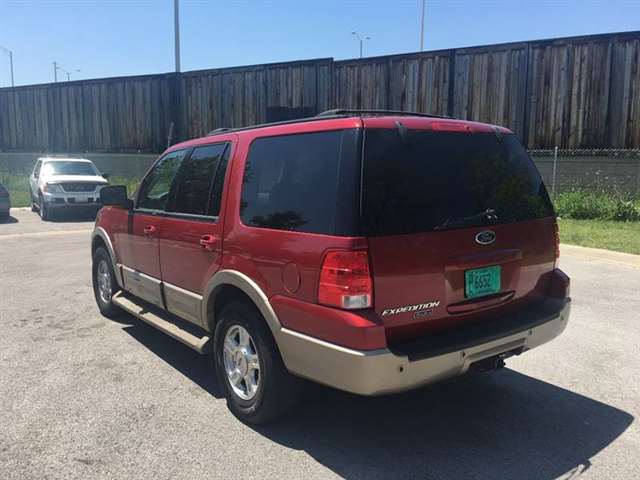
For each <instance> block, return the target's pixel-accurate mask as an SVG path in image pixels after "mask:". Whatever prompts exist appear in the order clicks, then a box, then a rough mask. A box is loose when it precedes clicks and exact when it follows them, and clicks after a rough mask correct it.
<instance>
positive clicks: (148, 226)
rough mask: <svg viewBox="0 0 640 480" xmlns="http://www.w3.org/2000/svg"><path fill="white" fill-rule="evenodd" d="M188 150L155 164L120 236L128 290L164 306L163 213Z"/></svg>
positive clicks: (172, 154)
mask: <svg viewBox="0 0 640 480" xmlns="http://www.w3.org/2000/svg"><path fill="white" fill-rule="evenodd" d="M188 153H189V149H187V150H177V151H174V152H170V153H168V154H166V155H165V156H163V157H162V158H160V159H159V160H158V161H157V162H156V163H155V164H154V166H153V167H152V168H151V170H150V171H149V173H148V174H147V176H146V177H145V178H144V180H143V181H142V184H141V186H140V190H139V193H138V197H137V199H136V205H135V208H134V210H133V212H132V213H131V215H130V216H129V225H128V228H127V233H126V234H124V235H122V237H121V238H119V239H118V241H119V244H120V254H121V258H122V263H123V277H124V284H125V285H124V286H125V289H126V290H128V291H130V292H131V293H133V294H134V295H136V296H138V297H140V298H142V299H144V300H147V301H148V302H151V303H153V304H155V305H157V306H160V307H164V302H163V299H162V291H161V273H160V244H159V235H160V228H161V223H162V218H163V217H162V215H163V214H165V213H166V211H167V207H168V205H169V201H170V199H171V196H172V195H173V193H174V185H175V182H174V180H175V177H176V175H177V173H178V171H179V169H180V166H181V165H182V162H183V161H184V159H185V158H186V156H187V154H188Z"/></svg>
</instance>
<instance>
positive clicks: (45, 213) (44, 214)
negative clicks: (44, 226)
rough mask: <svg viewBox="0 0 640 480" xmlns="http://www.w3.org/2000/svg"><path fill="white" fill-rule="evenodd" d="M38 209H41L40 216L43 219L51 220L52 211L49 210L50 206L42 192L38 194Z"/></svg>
mask: <svg viewBox="0 0 640 480" xmlns="http://www.w3.org/2000/svg"><path fill="white" fill-rule="evenodd" d="M38 210H39V211H40V218H41V219H42V220H43V221H45V222H46V221H48V220H51V212H50V211H49V207H48V206H47V204H46V203H45V201H44V197H43V196H42V194H40V195H39V196H38Z"/></svg>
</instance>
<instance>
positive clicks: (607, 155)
mask: <svg viewBox="0 0 640 480" xmlns="http://www.w3.org/2000/svg"><path fill="white" fill-rule="evenodd" d="M529 154H530V155H531V158H532V159H533V161H534V162H535V164H536V166H537V167H538V170H540V173H541V174H542V177H543V179H544V181H545V184H546V185H547V189H548V190H549V192H550V193H552V194H556V193H562V192H564V191H567V190H588V191H598V192H612V193H614V192H615V193H618V194H623V195H634V196H638V195H640V148H635V149H628V150H622V149H588V150H587V149H584V150H577V149H574V150H562V149H558V148H555V149H553V150H529Z"/></svg>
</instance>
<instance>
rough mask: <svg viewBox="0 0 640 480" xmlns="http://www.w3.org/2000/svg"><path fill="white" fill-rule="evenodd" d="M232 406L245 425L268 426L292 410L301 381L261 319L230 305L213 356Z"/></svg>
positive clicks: (235, 304)
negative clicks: (287, 366)
mask: <svg viewBox="0 0 640 480" xmlns="http://www.w3.org/2000/svg"><path fill="white" fill-rule="evenodd" d="M214 357H215V363H216V370H217V372H218V379H219V381H220V383H221V384H222V386H223V388H224V391H225V394H226V397H227V406H228V407H229V409H230V410H231V412H233V414H234V415H236V416H237V417H238V418H239V419H240V420H242V421H245V422H247V423H252V424H261V423H267V422H270V421H273V420H275V419H277V418H278V417H280V416H282V415H283V414H285V413H286V412H287V411H288V410H290V409H291V408H293V406H294V405H295V404H296V402H297V400H298V398H299V394H300V388H301V385H300V383H301V381H300V380H299V379H298V378H296V377H294V376H293V375H291V374H290V373H289V372H288V371H287V369H286V367H285V366H284V363H283V362H282V358H281V357H280V352H279V351H278V348H277V346H276V344H275V341H274V340H273V337H272V336H271V332H270V330H269V328H268V327H267V325H266V323H265V321H264V319H263V318H262V316H261V315H260V313H259V312H258V311H257V310H256V309H255V307H253V305H248V304H247V303H245V302H236V301H234V302H231V303H229V304H228V305H227V306H225V307H224V308H223V310H222V312H221V313H220V320H219V322H218V324H217V326H216V332H215V351H214Z"/></svg>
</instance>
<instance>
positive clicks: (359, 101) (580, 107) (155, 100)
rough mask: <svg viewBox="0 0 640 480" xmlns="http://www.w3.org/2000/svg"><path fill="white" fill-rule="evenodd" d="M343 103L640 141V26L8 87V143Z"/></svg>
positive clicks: (163, 128)
mask: <svg viewBox="0 0 640 480" xmlns="http://www.w3.org/2000/svg"><path fill="white" fill-rule="evenodd" d="M338 107H345V108H379V109H395V110H412V111H418V112H430V113H437V114H445V115H451V116H454V117H458V118H464V119H471V120H478V121H483V122H490V123H496V124H500V125H505V126H507V127H509V128H511V129H513V130H514V131H515V132H516V133H517V134H518V135H519V136H520V138H522V139H523V141H524V142H525V143H526V145H527V146H528V147H529V148H552V147H554V146H559V147H561V148H594V147H597V148H603V147H608V148H633V147H638V146H640V32H627V33H615V34H604V35H592V36H585V37H573V38H564V39H552V40H541V41H532V42H521V43H510V44H503V45H493V46H484V47H471V48H462V49H452V50H441V51H434V52H423V53H413V54H405V55H392V56H385V57H374V58H364V59H359V60H345V61H333V59H317V60H308V61H301V62H291V63H280V64H267V65H256V66H248V67H239V68H225V69H216V70H202V71H194V72H187V73H182V74H173V73H172V74H162V75H145V76H135V77H120V78H109V79H101V80H86V81H77V82H68V83H56V84H45V85H34V86H25V87H16V88H4V89H0V150H2V151H23V152H67V151H74V152H83V151H84V152H158V151H161V150H163V149H164V148H165V147H166V145H167V141H168V139H169V138H170V140H171V142H172V143H175V142H176V141H178V140H183V139H187V138H193V137H197V136H201V135H203V134H205V133H206V132H208V131H209V130H212V129H214V128H219V127H239V126H246V125H252V124H257V123H263V122H267V121H273V120H283V119H288V118H298V117H300V116H308V115H314V114H316V113H318V112H320V111H323V110H326V109H330V108H338Z"/></svg>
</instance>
